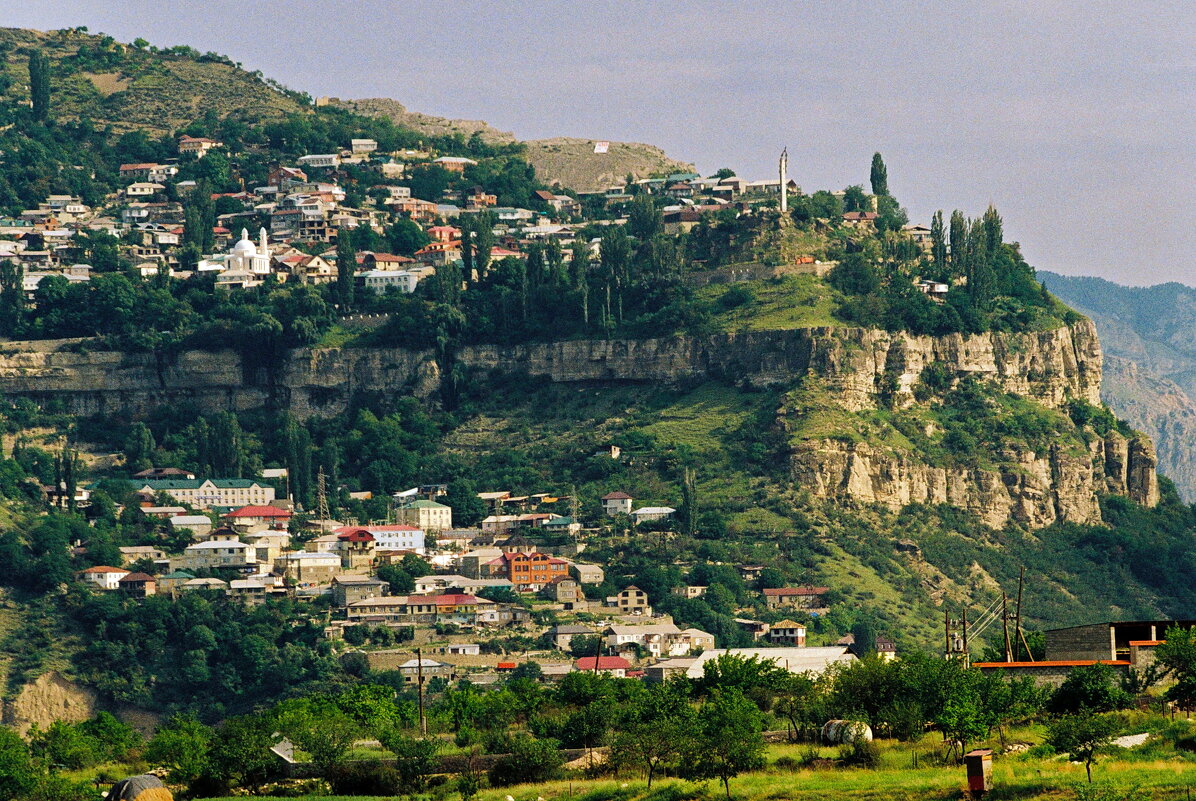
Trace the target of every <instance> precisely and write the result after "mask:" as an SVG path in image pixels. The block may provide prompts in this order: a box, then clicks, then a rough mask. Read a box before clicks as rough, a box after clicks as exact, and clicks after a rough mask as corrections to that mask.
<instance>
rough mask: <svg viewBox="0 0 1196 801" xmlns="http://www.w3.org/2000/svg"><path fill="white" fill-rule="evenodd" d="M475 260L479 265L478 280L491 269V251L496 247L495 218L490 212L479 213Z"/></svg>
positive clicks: (475, 237)
mask: <svg viewBox="0 0 1196 801" xmlns="http://www.w3.org/2000/svg"><path fill="white" fill-rule="evenodd" d="M473 244H474V262H475V264H476V266H477V271H478V280H479V281H480V280H481V279H482V278H484V277H485V276H486V271H487V270H489V269H490V251H491V249H493V247H494V220H493V219H492V218H491V217H490V214H489V213H488V212H482V213H481V214H479V215H478V219H477V225H476V227H475V228H474V233H473Z"/></svg>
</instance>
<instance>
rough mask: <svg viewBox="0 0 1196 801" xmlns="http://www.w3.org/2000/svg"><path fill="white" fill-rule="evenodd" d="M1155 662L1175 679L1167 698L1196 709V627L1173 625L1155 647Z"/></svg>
mask: <svg viewBox="0 0 1196 801" xmlns="http://www.w3.org/2000/svg"><path fill="white" fill-rule="evenodd" d="M1155 662H1156V663H1157V664H1158V665H1159V666H1160V667H1161V668H1162V669H1163V670H1165V671H1166V672H1167V674H1168V675H1170V676H1171V677H1172V678H1174V679H1175V684H1173V685H1172V686H1171V687H1169V688H1168V689H1167V699H1168V700H1169V701H1174V702H1175V704H1176V705H1177V706H1178V707H1179V708H1180V709H1184V710H1191V709H1196V629H1191V628H1183V627H1182V626H1171V627H1170V628H1168V629H1167V634H1166V639H1165V641H1164V642H1163V644H1162V645H1160V646H1159V647H1158V648H1156V649H1155Z"/></svg>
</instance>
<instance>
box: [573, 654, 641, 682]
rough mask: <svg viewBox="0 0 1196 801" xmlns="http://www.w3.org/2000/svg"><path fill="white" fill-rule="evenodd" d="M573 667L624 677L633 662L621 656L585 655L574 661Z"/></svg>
mask: <svg viewBox="0 0 1196 801" xmlns="http://www.w3.org/2000/svg"><path fill="white" fill-rule="evenodd" d="M573 667H574V669H575V670H581V671H586V670H588V671H591V672H593V673H606V674H607V675H610V676H614V677H615V678H617V679H622V678H625V677H626V676H627V671H629V670H631V663H630V662H628V661H627V660H626V659H624V658H623V657H621V656H583V657H582V658H581V659H578V660H577V661H576V662H574V663H573Z"/></svg>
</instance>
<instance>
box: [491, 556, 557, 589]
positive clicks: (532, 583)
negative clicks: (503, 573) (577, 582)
mask: <svg viewBox="0 0 1196 801" xmlns="http://www.w3.org/2000/svg"><path fill="white" fill-rule="evenodd" d="M501 559H503V560H504V561H505V562H506V568H507V581H510V582H511V583H512V584H514V585H515V590H516V592H539V591H540V590H542V589H544V587H546V586H547V585H548V584H550V583H551V582H552V580H553V579H556V578H560V577H561V576H568V575H569V563H568V562H567V561H565V560H564V559H559V558H557V557H555V556H549V555H548V554H546V553H536V552H532V553H520V552H518V551H511V552H509V553H504V554H503V555H502V557H501Z"/></svg>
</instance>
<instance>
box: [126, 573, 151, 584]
mask: <svg viewBox="0 0 1196 801" xmlns="http://www.w3.org/2000/svg"><path fill="white" fill-rule="evenodd" d="M156 580H157V579H155V578H154V577H153V576H151V575H150V574H149V573H130V574H129V575H127V576H124V577H123V578H121V580H120V583H121V584H125V583H128V584H134V583H138V582H142V581H156Z"/></svg>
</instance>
